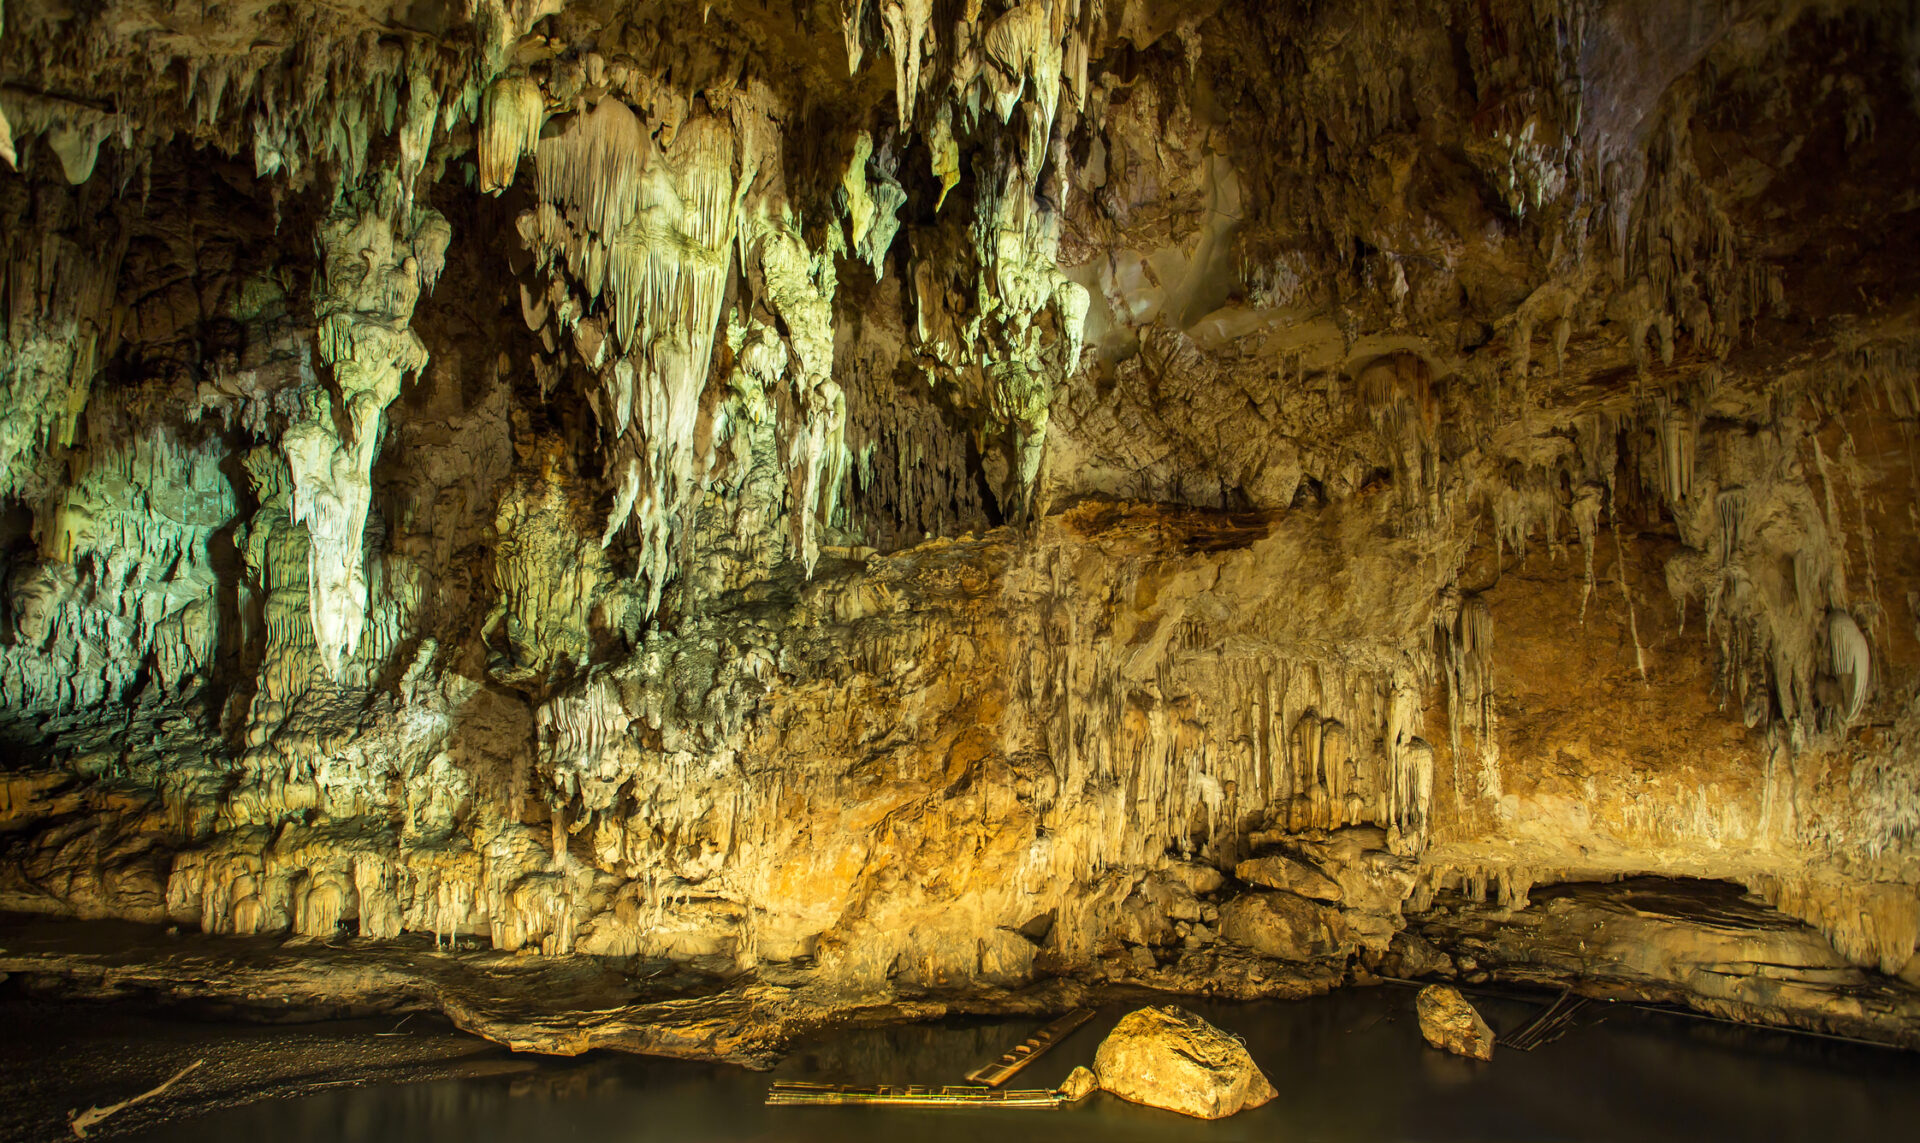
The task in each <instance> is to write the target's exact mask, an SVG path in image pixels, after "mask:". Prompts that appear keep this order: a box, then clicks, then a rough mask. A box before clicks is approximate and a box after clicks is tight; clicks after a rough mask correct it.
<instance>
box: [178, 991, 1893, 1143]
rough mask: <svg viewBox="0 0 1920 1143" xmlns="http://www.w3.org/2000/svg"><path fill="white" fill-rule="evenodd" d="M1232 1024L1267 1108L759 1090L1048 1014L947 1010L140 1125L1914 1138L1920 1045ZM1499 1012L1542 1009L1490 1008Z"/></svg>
mask: <svg viewBox="0 0 1920 1143" xmlns="http://www.w3.org/2000/svg"><path fill="white" fill-rule="evenodd" d="M1189 1007H1192V1008H1193V1009H1195V1010H1196V1011H1199V1012H1200V1013H1202V1014H1203V1015H1205V1016H1206V1017H1207V1018H1208V1019H1210V1020H1213V1021H1214V1022H1215V1023H1217V1024H1219V1025H1221V1026H1222V1027H1225V1028H1229V1029H1231V1030H1233V1031H1235V1032H1238V1033H1240V1034H1241V1035H1242V1036H1243V1037H1244V1038H1245V1039H1246V1041H1247V1046H1248V1048H1249V1049H1251V1051H1252V1052H1253V1056H1254V1059H1255V1060H1257V1061H1258V1062H1259V1063H1260V1065H1261V1066H1262V1067H1263V1068H1264V1069H1265V1070H1266V1072H1267V1075H1268V1076H1269V1077H1270V1078H1271V1079H1272V1080H1273V1084H1274V1087H1275V1088H1277V1089H1278V1090H1279V1093H1280V1095H1279V1098H1278V1099H1276V1100H1274V1101H1273V1102H1272V1103H1270V1104H1268V1105H1267V1106H1266V1107H1263V1108H1260V1109H1258V1110H1256V1111H1251V1112H1246V1113H1243V1114H1241V1115H1238V1116H1235V1117H1234V1118H1232V1119H1228V1120H1224V1121H1221V1122H1217V1123H1202V1122H1199V1121H1196V1120H1191V1119H1185V1118H1182V1117H1180V1116H1176V1115H1172V1114H1169V1113H1166V1112H1160V1111H1153V1110H1150V1109H1148V1108H1143V1107H1136V1106H1134V1105H1132V1104H1128V1103H1125V1102H1123V1101H1121V1100H1118V1099H1115V1098H1113V1097H1112V1096H1108V1095H1095V1096H1094V1097H1093V1098H1092V1099H1090V1100H1088V1101H1087V1102H1086V1103H1084V1104H1081V1105H1080V1106H1078V1107H1075V1108H1070V1109H1067V1110H1064V1111H1031V1110H991V1111H989V1110H978V1111H967V1110H961V1109H940V1110H927V1111H920V1110H916V1109H911V1108H812V1107H798V1108H770V1107H765V1106H763V1105H762V1103H761V1100H762V1099H763V1098H764V1097H765V1095H766V1090H767V1085H768V1084H769V1083H771V1082H772V1081H773V1080H775V1079H817V1080H823V1081H829V1082H843V1083H912V1082H918V1083H953V1082H959V1078H960V1076H961V1074H962V1073H964V1072H965V1071H966V1070H967V1069H968V1068H970V1067H972V1066H973V1065H975V1064H977V1063H979V1062H980V1061H982V1060H984V1059H987V1058H989V1057H991V1056H994V1055H996V1054H998V1053H999V1052H1000V1051H1002V1050H1004V1049H1005V1048H1007V1047H1009V1046H1011V1045H1012V1044H1014V1043H1016V1042H1018V1040H1019V1039H1020V1038H1021V1037H1023V1036H1025V1035H1026V1034H1027V1033H1028V1032H1030V1031H1032V1030H1033V1029H1034V1028H1037V1027H1038V1026H1039V1025H1040V1023H1041V1021H1038V1020H1008V1021H964V1022H963V1021H953V1022H946V1023H940V1024H923V1025H913V1026H907V1027H897V1028H884V1029H875V1030H869V1031H847V1032H837V1033H832V1034H828V1035H825V1036H822V1037H820V1038H819V1039H817V1040H815V1041H813V1042H810V1043H807V1044H804V1045H802V1046H800V1047H799V1048H798V1049H797V1050H796V1051H794V1053H793V1054H792V1055H791V1056H790V1057H789V1058H788V1059H787V1060H786V1062H785V1063H783V1064H782V1065H781V1066H780V1067H779V1068H778V1069H777V1070H776V1071H775V1072H773V1073H772V1074H771V1075H767V1074H760V1073H753V1072H746V1071H741V1070H739V1069H735V1068H727V1067H719V1066H712V1065H703V1064H688V1063H675V1062H671V1061H659V1060H645V1059H638V1058H634V1057H627V1056H611V1055H596V1056H593V1057H589V1058H585V1059H582V1060H577V1061H552V1062H546V1063H543V1064H541V1066H539V1067H538V1068H537V1069H536V1070H534V1071H532V1072H530V1073H524V1074H521V1075H517V1076H514V1077H512V1078H490V1079H470V1080H454V1081H444V1082H438V1083H425V1084H417V1085H412V1086H403V1087H378V1088H359V1089H353V1090H347V1091H340V1092H334V1093H328V1094H324V1095H317V1096H309V1097H306V1098H302V1099H291V1100H268V1101H265V1102H261V1103H256V1104H253V1105H251V1106H247V1107H243V1108H238V1109H234V1110H231V1111H225V1112H219V1113H215V1114H213V1115H210V1116H207V1117H205V1118H203V1119H199V1120H194V1121H191V1122H183V1123H177V1124H173V1125H170V1126H169V1127H167V1128H164V1129H162V1130H160V1131H157V1132H154V1133H152V1134H150V1135H147V1136H145V1138H147V1139H152V1140H177V1141H187V1140H191V1141H192V1143H206V1141H207V1140H212V1139H222V1140H224V1139H257V1140H261V1141H263V1143H264V1141H266V1140H273V1141H275V1143H279V1141H286V1143H302V1141H306V1140H314V1141H318V1140H328V1141H332V1140H343V1139H351V1140H362V1141H366V1143H388V1141H391V1143H403V1141H404V1143H432V1141H437V1140H446V1141H449V1143H451V1141H456V1140H457V1141H459V1143H492V1141H495V1140H499V1141H506V1140H512V1141H514V1143H528V1141H531V1140H546V1139H583V1140H588V1139H590V1140H594V1141H596V1143H601V1141H606V1143H618V1141H623V1140H636V1141H638V1140H674V1141H680V1140H686V1141H704V1140H726V1141H747V1140H766V1141H770V1143H771V1141H776V1140H777V1141H781V1143H788V1141H794V1143H804V1141H820V1143H827V1141H832V1143H860V1141H865V1140H886V1141H888V1143H896V1141H911V1143H946V1141H951V1140H979V1139H991V1140H995V1141H996V1143H1011V1141H1013V1140H1024V1139H1044V1140H1047V1141H1048V1143H1074V1141H1080V1140H1085V1141H1095V1140H1097V1141H1099V1143H1128V1141H1135V1140H1138V1141H1155V1143H1160V1141H1171V1140H1202V1139H1204V1140H1221V1141H1229V1140H1260V1141H1262V1143H1268V1141H1273V1140H1288V1141H1293V1140H1389V1139H1405V1140H1464V1139H1497V1140H1529V1141H1533V1140H1560V1139H1567V1140H1572V1139H1583V1140H1584V1139H1606V1140H1615V1139H1617V1140H1643V1139H1645V1140H1652V1139H1685V1140H1690V1141H1704V1140H1722V1139H1724V1140H1757V1139H1819V1140H1822V1141H1827V1140H1840V1139H1853V1138H1861V1139H1864V1138H1869V1137H1872V1138H1876V1139H1898V1138H1911V1137H1913V1133H1914V1131H1915V1127H1916V1125H1920V1083H1917V1082H1916V1080H1920V1057H1916V1056H1913V1055H1909V1054H1906V1053H1897V1052H1890V1051H1878V1050H1875V1049H1871V1048H1863V1047H1861V1048H1857V1047H1853V1046H1850V1045H1845V1044H1833V1043H1828V1042H1823V1041H1816V1040H1809V1039H1806V1038H1803V1037H1792V1036H1786V1035H1782V1034H1777V1033H1764V1032H1756V1031H1752V1030H1749V1029H1741V1028H1733V1027H1727V1026H1723V1025H1714V1024H1706V1023H1700V1022H1695V1021H1689V1020H1683V1019H1680V1018H1677V1017H1669V1016H1661V1015H1654V1014H1649V1013H1645V1012H1641V1011H1638V1010H1633V1009H1626V1008H1604V1007H1603V1008H1596V1009H1589V1010H1588V1011H1589V1012H1595V1011H1599V1012H1604V1018H1603V1019H1601V1020H1599V1021H1598V1022H1597V1023H1594V1022H1588V1023H1587V1024H1585V1025H1583V1026H1581V1027H1578V1028H1575V1029H1574V1030H1573V1031H1572V1032H1570V1033H1569V1034H1568V1035H1567V1036H1566V1037H1565V1038H1564V1039H1561V1040H1559V1041H1558V1042H1556V1043H1553V1044H1549V1045H1547V1046H1545V1047H1543V1048H1541V1049H1539V1050H1537V1051H1535V1052H1531V1053H1524V1052H1514V1051H1503V1052H1501V1053H1499V1054H1498V1055H1497V1056H1496V1058H1495V1060H1494V1062H1493V1063H1492V1064H1479V1063H1473V1062H1470V1061H1466V1060H1460V1059H1456V1058H1454V1057H1451V1056H1446V1055H1443V1054H1441V1053H1439V1052H1435V1051H1432V1050H1430V1049H1428V1048H1427V1047H1426V1046H1425V1045H1424V1044H1423V1043H1422V1042H1421V1040H1420V1035H1419V1032H1418V1030H1417V1027H1416V1026H1415V1023H1414V1018H1413V994H1412V992H1411V991H1408V990H1401V989H1390V988H1381V989H1373V990H1367V991H1355V992H1344V993H1339V994H1336V995H1333V996H1328V997H1323V998H1321V999H1317V1000H1308V1001H1298V1002H1291V1003H1289V1002H1262V1003H1256V1004H1208V1003H1200V1002H1193V1003H1190V1004H1189ZM1484 1010H1485V1011H1486V1013H1487V1016H1488V1018H1489V1020H1490V1021H1491V1022H1492V1023H1493V1025H1494V1026H1495V1028H1496V1029H1506V1028H1512V1027H1514V1026H1516V1025H1517V1024H1518V1023H1519V1022H1521V1021H1522V1020H1524V1019H1525V1018H1526V1017H1527V1016H1528V1015H1529V1014H1530V1013H1531V1012H1532V1011H1533V1009H1532V1008H1531V1007H1530V1006H1528V1005H1525V1004H1519V1003H1515V1002H1512V1001H1492V1002H1488V1003H1486V1004H1485V1005H1484ZM1124 1011H1126V1008H1125V1007H1115V1008H1112V1009H1109V1010H1107V1011H1104V1012H1102V1014H1101V1016H1100V1018H1099V1019H1097V1020H1095V1021H1094V1022H1093V1023H1092V1024H1089V1025H1088V1026H1087V1027H1086V1028H1084V1029H1082V1030H1081V1031H1080V1032H1079V1033H1077V1034H1076V1035H1075V1036H1074V1037H1073V1038H1072V1039H1071V1040H1069V1041H1068V1042H1067V1043H1066V1044H1065V1045H1063V1046H1062V1047H1060V1048H1058V1049H1056V1050H1055V1051H1054V1052H1052V1053H1051V1054H1049V1055H1047V1056H1045V1057H1043V1058H1042V1059H1041V1060H1040V1061H1039V1062H1038V1063H1036V1064H1034V1065H1033V1066H1032V1067H1030V1068H1028V1069H1027V1071H1026V1072H1024V1073H1022V1074H1021V1075H1020V1076H1019V1077H1017V1078H1016V1079H1015V1081H1014V1083H1013V1086H1016V1087H1044V1086H1051V1085H1054V1084H1057V1083H1058V1082H1059V1081H1060V1080H1061V1079H1063V1078H1064V1077H1065V1076H1066V1074H1067V1072H1068V1070H1069V1069H1071V1068H1072V1067H1073V1066H1074V1065H1075V1064H1082V1063H1088V1062H1090V1061H1091V1060H1092V1057H1093V1050H1094V1048H1095V1047H1096V1046H1097V1045H1098V1044H1099V1042H1100V1038H1101V1037H1102V1036H1104V1035H1105V1034H1106V1032H1107V1030H1108V1029H1109V1028H1111V1027H1112V1026H1113V1023H1114V1021H1116V1020H1117V1019H1119V1017H1120V1015H1121V1014H1122V1013H1123V1012H1124Z"/></svg>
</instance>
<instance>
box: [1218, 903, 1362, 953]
mask: <svg viewBox="0 0 1920 1143" xmlns="http://www.w3.org/2000/svg"><path fill="white" fill-rule="evenodd" d="M1220 935H1221V937H1223V938H1224V939H1226V940H1229V941H1232V942H1234V943H1235V944H1238V945H1241V946H1244V947H1246V948H1249V949H1252V950H1253V951H1254V952H1257V953H1260V954H1261V955H1263V956H1270V957H1273V958H1275V959H1276V960H1291V961H1305V960H1316V959H1318V958H1320V957H1326V956H1336V955H1340V954H1343V953H1345V952H1347V951H1349V949H1350V944H1349V939H1348V938H1349V934H1348V931H1347V924H1346V920H1345V918H1344V917H1342V916H1341V915H1340V910H1338V909H1335V908H1331V907H1329V906H1326V905H1322V904H1320V903H1319V902H1317V901H1309V900H1307V899H1306V898H1305V897H1302V896H1300V895H1299V894H1298V893H1285V892H1278V891H1274V892H1267V891H1255V892H1250V893H1243V894H1241V895H1240V896H1238V897H1235V898H1234V899H1233V900H1231V901H1228V902H1227V903H1226V904H1224V905H1222V906H1220Z"/></svg>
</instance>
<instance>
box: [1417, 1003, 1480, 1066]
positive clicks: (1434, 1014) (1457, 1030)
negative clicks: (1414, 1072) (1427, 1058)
mask: <svg viewBox="0 0 1920 1143" xmlns="http://www.w3.org/2000/svg"><path fill="white" fill-rule="evenodd" d="M1414 1006H1415V1010H1416V1011H1417V1013H1418V1014H1419V1017H1420V1035H1421V1036H1422V1037H1424V1038H1425V1039H1426V1041H1427V1043H1429V1044H1431V1045H1432V1046H1434V1047H1436V1048H1438V1049H1440V1050H1441V1051H1443V1052H1452V1053H1453V1054H1454V1055H1456V1056H1466V1057H1468V1058H1469V1059H1475V1060H1491V1059H1492V1058H1493V1029H1491V1028H1489V1027H1487V1022H1486V1020H1484V1019H1483V1018H1482V1017H1481V1015H1480V1013H1479V1012H1477V1011H1475V1010H1474V1007H1473V1005H1472V1004H1469V1003H1468V1002H1467V998H1466V997H1464V996H1462V995H1460V990H1459V989H1457V988H1453V987H1450V986H1448V985H1445V984H1429V985H1427V986H1426V987H1425V988H1423V989H1421V990H1420V995H1419V996H1417V997H1415V998H1414Z"/></svg>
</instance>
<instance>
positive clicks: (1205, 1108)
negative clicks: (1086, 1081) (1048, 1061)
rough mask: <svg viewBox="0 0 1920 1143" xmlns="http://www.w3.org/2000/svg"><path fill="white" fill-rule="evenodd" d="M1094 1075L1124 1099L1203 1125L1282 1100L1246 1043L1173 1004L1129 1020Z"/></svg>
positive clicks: (1099, 1054)
mask: <svg viewBox="0 0 1920 1143" xmlns="http://www.w3.org/2000/svg"><path fill="white" fill-rule="evenodd" d="M1093 1070H1094V1074H1095V1076H1096V1077H1098V1079H1099V1083H1100V1087H1101V1088H1103V1089H1105V1090H1107V1091H1110V1092H1112V1093H1113V1094H1115V1095H1117V1096H1119V1097H1120V1098H1121V1099H1124V1100H1128V1101H1130V1102H1133V1103H1141V1104H1145V1105H1147V1106H1148V1107H1160V1108H1165V1109H1166V1110H1168V1111H1177V1112H1179V1113H1180V1114H1182V1115H1191V1116H1194V1117H1196V1118H1199V1119H1222V1118H1225V1117H1226V1116H1229V1115H1232V1114H1234V1113H1235V1112H1237V1111H1244V1110H1246V1109H1247V1108H1249V1107H1259V1106H1260V1105H1261V1104H1263V1103H1265V1102H1267V1101H1268V1100H1270V1099H1272V1098H1273V1097H1274V1094H1275V1092H1274V1090H1273V1085H1272V1084H1271V1083H1268V1082H1267V1077H1266V1076H1265V1075H1264V1074H1263V1073H1262V1072H1261V1071H1260V1069H1259V1067H1258V1066H1256V1065H1255V1064H1254V1062H1253V1057H1252V1056H1251V1055H1248V1054H1247V1047H1246V1045H1245V1044H1243V1043H1241V1042H1240V1039H1239V1037H1237V1036H1232V1035H1229V1034H1228V1033H1226V1032H1222V1031H1221V1030H1220V1029H1218V1028H1215V1027H1214V1026H1213V1025H1211V1024H1209V1023H1207V1022H1206V1021H1205V1020H1202V1019H1201V1018H1200V1017H1198V1016H1196V1015H1194V1014H1193V1013H1191V1012H1188V1011H1187V1010H1186V1009H1184V1008H1180V1007H1177V1006H1175V1005H1171V1004H1169V1005H1167V1006H1165V1007H1163V1008H1142V1009H1140V1010H1139V1011H1137V1012H1130V1013H1128V1014H1127V1015H1126V1016H1124V1017H1122V1018H1121V1020H1120V1023H1119V1024H1117V1025H1115V1026H1114V1029H1113V1031H1112V1032H1111V1033H1109V1034H1108V1035H1107V1038H1106V1039H1105V1040H1102V1041H1101V1042H1100V1047H1099V1050H1098V1051H1096V1052H1095V1053H1094V1056H1093Z"/></svg>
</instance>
